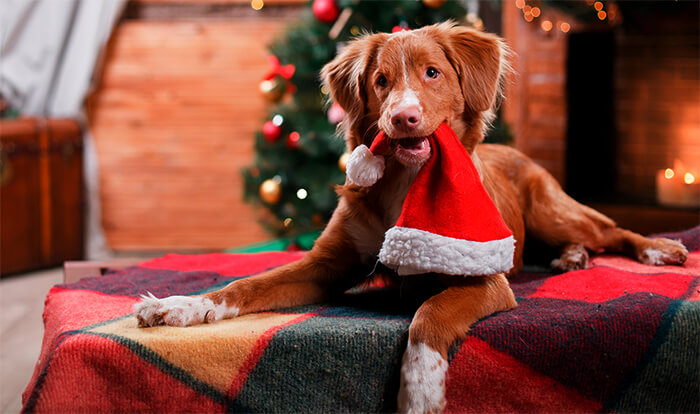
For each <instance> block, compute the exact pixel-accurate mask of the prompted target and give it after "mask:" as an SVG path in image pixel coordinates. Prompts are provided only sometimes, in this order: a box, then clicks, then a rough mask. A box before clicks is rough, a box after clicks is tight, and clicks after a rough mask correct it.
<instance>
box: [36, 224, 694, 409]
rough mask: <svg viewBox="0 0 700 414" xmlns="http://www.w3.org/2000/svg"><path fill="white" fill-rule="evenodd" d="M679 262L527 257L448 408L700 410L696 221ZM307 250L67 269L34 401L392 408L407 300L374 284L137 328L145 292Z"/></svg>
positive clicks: (464, 349)
mask: <svg viewBox="0 0 700 414" xmlns="http://www.w3.org/2000/svg"><path fill="white" fill-rule="evenodd" d="M665 236H667V237H672V238H676V239H681V240H682V241H683V242H684V244H685V245H686V246H687V247H688V249H689V251H691V253H690V256H689V258H688V261H687V262H686V263H685V265H684V266H682V267H673V266H663V267H650V266H645V265H642V264H639V263H637V262H634V261H632V260H630V259H627V258H623V257H619V256H612V255H598V256H594V257H593V259H592V263H591V266H590V267H589V268H588V269H585V270H579V271H572V272H568V273H562V274H554V273H551V272H549V271H545V270H542V269H539V270H537V269H527V268H526V270H525V271H523V272H521V273H519V274H518V275H516V276H514V277H513V278H512V279H511V284H512V287H513V291H514V292H515V295H516V297H517V300H518V304H519V306H518V307H517V308H516V309H514V310H513V311H510V312H503V313H498V314H495V315H492V316H490V317H488V318H485V319H483V320H481V321H480V322H478V323H477V324H476V325H474V327H473V329H472V330H471V331H470V332H469V334H468V336H467V338H466V339H465V340H463V341H458V342H456V343H454V344H453V345H452V347H451V350H450V355H449V362H450V366H449V370H448V374H447V375H448V377H447V406H446V412H582V411H583V412H592V411H614V412H662V411H663V412H694V413H697V412H699V411H700V378H699V376H700V370H699V369H698V363H699V361H700V290H699V289H700V286H699V283H700V227H696V228H693V229H690V230H688V231H685V232H681V233H676V234H667V235H665ZM303 254H304V253H303V252H266V253H256V254H226V253H217V254H201V255H176V254H172V255H166V256H163V257H161V258H157V259H154V260H149V261H146V262H143V263H140V264H139V265H137V266H130V267H127V268H124V269H114V270H109V271H107V272H106V274H105V275H104V276H102V277H97V278H86V279H82V280H80V281H78V282H75V283H70V284H63V285H57V286H55V287H54V288H52V289H51V291H50V292H49V293H48V295H47V297H46V303H45V311H44V324H45V336H44V341H43V345H42V350H41V355H40V357H39V360H38V362H37V365H36V370H35V372H34V375H33V377H32V379H31V382H30V383H29V385H28V386H27V389H26V391H25V392H24V394H23V404H24V406H23V412H26V413H32V412H116V411H118V412H228V411H237V412H386V411H393V410H395V408H396V401H395V399H396V394H397V392H398V385H399V369H400V361H401V356H402V353H403V350H404V349H405V346H406V342H407V335H408V333H407V332H408V326H409V323H410V320H411V314H410V313H406V312H405V311H401V310H399V308H397V307H394V306H393V304H394V303H395V300H396V293H395V292H394V291H389V290H386V289H381V288H377V289H371V290H370V291H366V292H363V293H359V294H353V295H347V296H348V297H347V298H345V299H343V300H342V301H341V302H337V303H326V304H320V305H314V306H304V307H297V308H291V309H284V310H281V311H277V312H263V313H258V314H251V315H246V316H243V317H240V318H236V319H231V320H225V321H219V322H216V323H213V324H204V325H199V326H194V327H189V328H174V327H154V328H148V329H139V328H138V327H137V321H136V319H135V317H134V316H133V314H132V307H133V305H134V304H135V303H136V302H137V301H138V300H139V299H138V297H139V295H140V294H142V293H144V292H146V291H150V292H152V293H153V294H155V295H156V296H158V297H163V296H167V295H174V294H184V295H194V294H199V293H203V292H207V291H210V290H214V289H217V288H220V287H222V286H225V285H226V284H227V283H229V282H231V281H232V280H236V279H238V278H243V277H255V276H256V275H257V274H259V273H261V272H263V271H265V270H266V269H269V268H271V267H275V266H279V265H282V264H284V263H288V262H290V261H293V260H298V259H299V258H300V257H302V255H303Z"/></svg>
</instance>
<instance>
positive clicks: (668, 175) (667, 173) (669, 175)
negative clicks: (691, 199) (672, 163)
mask: <svg viewBox="0 0 700 414" xmlns="http://www.w3.org/2000/svg"><path fill="white" fill-rule="evenodd" d="M674 175H675V173H674V172H673V170H672V169H670V168H666V171H664V177H666V179H667V180H670V179H671V178H673V176H674Z"/></svg>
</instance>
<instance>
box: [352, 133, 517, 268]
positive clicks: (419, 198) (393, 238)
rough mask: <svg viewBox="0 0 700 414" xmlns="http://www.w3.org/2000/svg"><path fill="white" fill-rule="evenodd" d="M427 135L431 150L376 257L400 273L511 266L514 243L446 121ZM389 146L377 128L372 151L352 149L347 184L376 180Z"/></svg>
mask: <svg viewBox="0 0 700 414" xmlns="http://www.w3.org/2000/svg"><path fill="white" fill-rule="evenodd" d="M428 139H429V140H430V144H431V147H432V152H433V153H432V155H431V157H430V159H429V160H428V161H427V162H426V163H425V165H423V167H421V169H420V171H419V172H418V175H417V176H416V179H415V180H414V181H413V184H412V185H411V188H410V189H409V190H408V194H407V195H406V200H405V201H404V204H403V208H402V210H401V216H399V219H398V221H397V222H396V225H395V226H394V227H392V228H390V229H389V230H388V231H387V232H386V234H385V235H384V243H383V245H382V249H381V251H380V252H379V260H380V261H381V262H382V263H384V265H386V266H388V267H389V268H392V269H394V270H396V272H397V273H398V274H399V275H412V274H420V273H430V272H435V273H442V274H448V275H464V276H478V275H491V274H496V273H503V272H507V271H509V270H510V269H511V268H512V267H513V255H514V251H515V240H514V239H513V234H512V233H511V231H510V229H509V228H508V226H507V225H506V224H505V222H504V221H503V217H501V214H500V213H499V212H498V209H497V208H496V205H495V204H494V202H493V200H491V198H490V197H489V195H488V194H487V193H486V189H484V186H483V185H482V183H481V179H480V177H479V173H478V172H477V171H476V168H475V167H474V163H473V162H472V159H471V157H470V156H469V154H468V153H467V151H466V150H465V149H464V146H462V144H461V143H460V142H459V139H458V138H457V136H456V135H455V133H454V132H453V131H452V129H450V127H449V126H447V124H446V123H443V124H441V125H440V127H438V129H437V130H436V131H435V132H434V133H433V134H432V135H431V136H430V137H428ZM388 148H389V141H388V138H387V137H386V136H385V135H384V133H383V132H380V133H379V134H378V135H377V137H376V138H375V140H374V141H373V143H372V145H371V147H370V148H367V146H365V145H361V146H359V147H357V148H356V149H355V150H354V151H353V153H352V155H351V156H350V159H349V160H348V162H347V166H346V171H347V175H348V179H349V181H350V182H352V183H354V184H357V185H360V186H371V185H373V184H374V183H375V182H377V181H378V180H379V179H380V178H381V177H382V175H383V173H384V157H383V156H382V154H383V153H384V152H385V151H386V150H387V149H388Z"/></svg>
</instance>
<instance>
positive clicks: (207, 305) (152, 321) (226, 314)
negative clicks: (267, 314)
mask: <svg viewBox="0 0 700 414" xmlns="http://www.w3.org/2000/svg"><path fill="white" fill-rule="evenodd" d="M134 313H135V315H136V319H138V321H139V326H140V327H148V326H157V325H169V326H190V325H196V324H199V323H202V322H213V321H218V320H220V319H224V318H230V317H234V316H238V308H237V307H235V306H232V307H228V306H226V301H223V302H221V303H220V304H218V305H215V304H214V302H212V300H211V299H208V298H205V297H202V296H170V297H167V298H162V299H158V298H157V297H155V296H153V294H152V293H150V292H149V293H148V295H141V302H139V303H137V304H136V305H134Z"/></svg>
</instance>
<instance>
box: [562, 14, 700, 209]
mask: <svg viewBox="0 0 700 414" xmlns="http://www.w3.org/2000/svg"><path fill="white" fill-rule="evenodd" d="M620 9H621V12H622V15H623V16H624V23H623V24H622V25H621V26H619V27H616V28H614V29H608V30H595V31H583V32H579V33H573V34H572V35H570V37H569V48H568V50H569V54H568V59H567V101H568V102H567V103H568V105H567V106H568V127H567V145H566V147H567V157H566V177H567V179H566V183H565V184H566V188H567V191H569V192H570V193H571V194H572V195H573V196H575V197H577V198H579V199H583V200H586V201H595V202H634V203H642V204H652V205H653V204H662V205H677V206H679V207H697V206H698V204H700V193H698V192H697V191H698V190H697V188H698V183H697V179H696V178H695V177H698V173H700V38H699V35H700V31H699V30H698V15H699V12H700V10H698V3H697V2H679V3H675V2H666V3H663V2H652V3H629V2H620ZM674 165H675V167H674ZM591 167H594V168H591ZM667 169H670V170H674V171H673V172H672V173H671V177H668V178H667V177H666V176H665V175H664V176H663V177H662V179H661V180H659V178H658V177H659V176H660V174H666V175H668V173H666V170H667ZM676 170H677V171H676ZM671 187H674V190H677V191H680V193H681V194H679V195H677V196H676V198H678V200H677V201H678V202H676V200H674V198H673V197H671V198H669V197H665V198H664V197H659V194H658V193H659V191H661V192H663V191H664V190H668V189H670V188H671ZM675 187H677V188H675ZM666 192H667V193H668V191H666ZM693 197H695V203H692V202H690V201H689V199H692V198H693ZM691 201H692V200H691Z"/></svg>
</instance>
